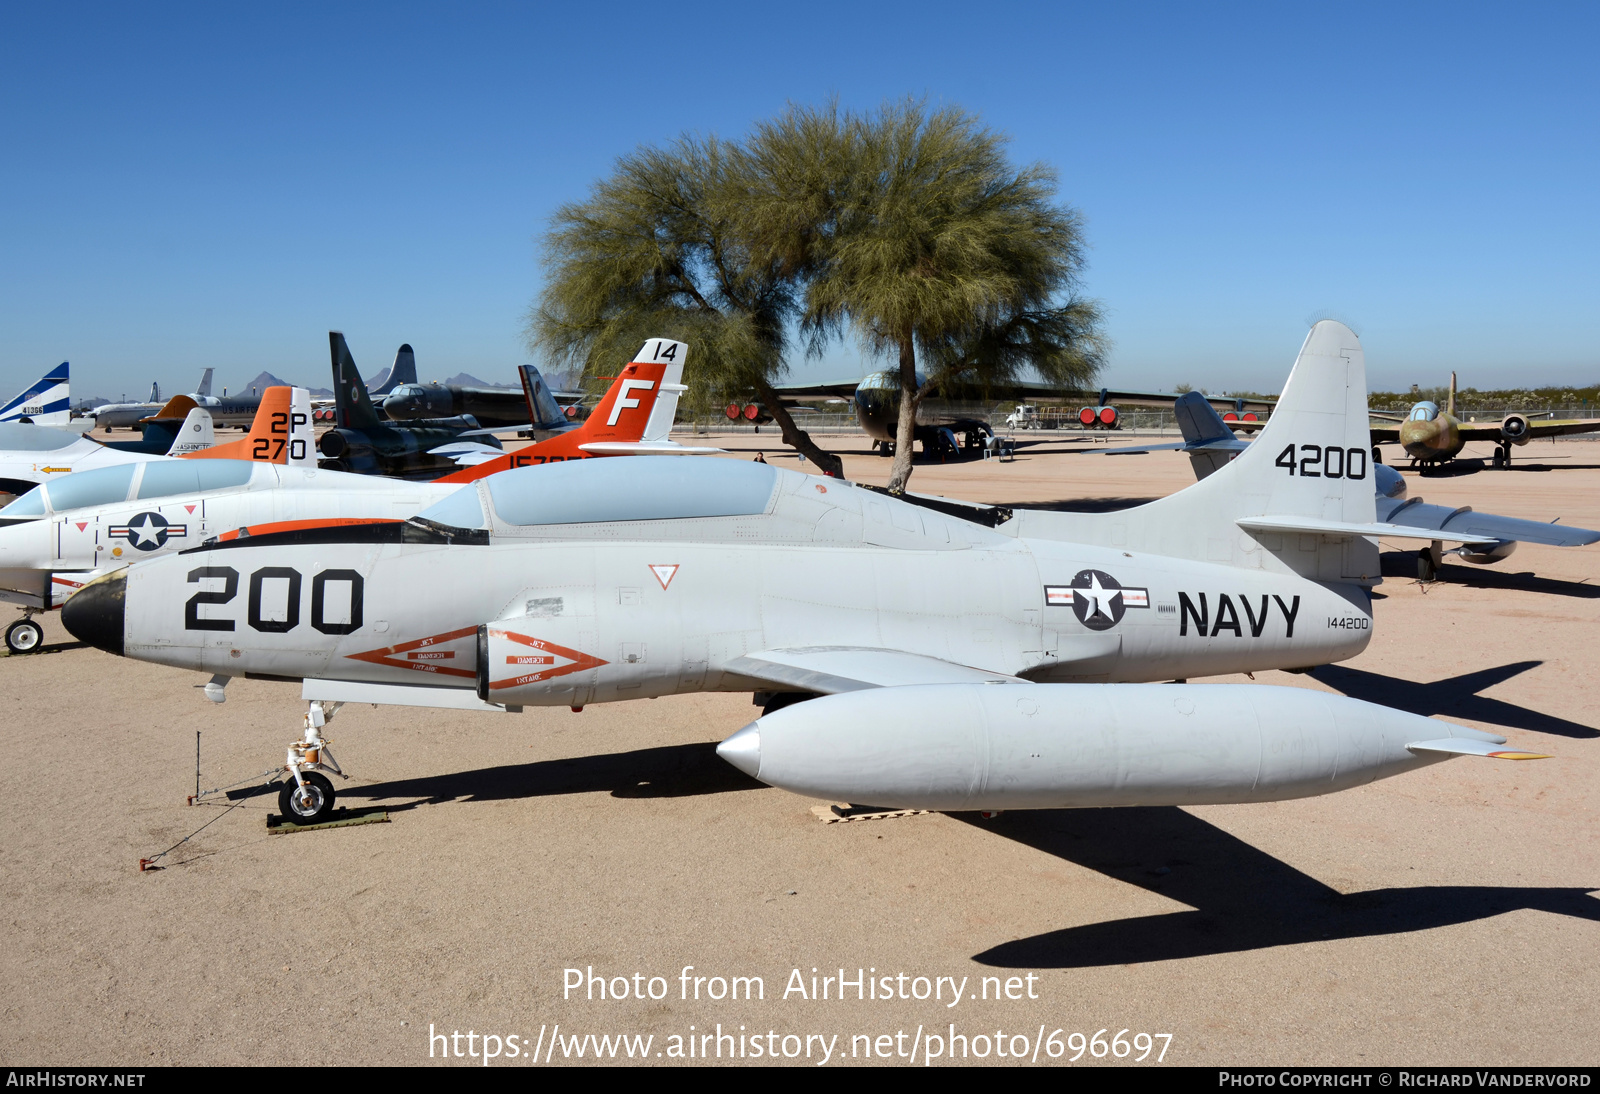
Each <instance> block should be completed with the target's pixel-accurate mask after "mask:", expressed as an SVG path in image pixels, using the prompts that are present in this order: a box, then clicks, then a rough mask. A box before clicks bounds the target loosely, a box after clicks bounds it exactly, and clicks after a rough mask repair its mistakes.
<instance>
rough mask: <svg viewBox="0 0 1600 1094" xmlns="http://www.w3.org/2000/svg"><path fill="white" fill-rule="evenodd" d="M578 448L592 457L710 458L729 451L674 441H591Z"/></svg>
mask: <svg viewBox="0 0 1600 1094" xmlns="http://www.w3.org/2000/svg"><path fill="white" fill-rule="evenodd" d="M578 447H579V448H581V449H582V450H583V451H585V452H587V453H589V454H590V455H592V456H710V455H713V454H714V453H717V452H726V451H727V449H725V448H709V447H705V446H699V445H697V446H690V445H685V444H677V443H676V442H674V441H590V442H589V443H588V444H580V445H579V446H578Z"/></svg>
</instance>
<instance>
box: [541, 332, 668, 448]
mask: <svg viewBox="0 0 1600 1094" xmlns="http://www.w3.org/2000/svg"><path fill="white" fill-rule="evenodd" d="M688 356H689V347H688V346H687V345H685V344H684V343H683V342H674V341H672V340H671V339H670V338H652V339H650V340H649V341H648V342H646V343H645V344H644V346H643V347H642V348H641V349H640V350H639V352H638V353H636V354H634V356H633V361H632V363H630V364H629V365H628V366H627V367H626V368H624V369H623V370H622V372H621V373H620V374H618V376H617V378H616V379H615V380H614V381H613V382H612V384H611V387H610V389H609V390H607V391H606V393H605V395H604V396H602V397H601V399H600V404H599V405H598V406H596V407H595V408H594V412H593V413H592V414H590V415H589V417H588V418H586V419H585V420H584V423H583V425H582V426H581V427H579V429H577V430H575V431H574V434H576V433H582V434H583V437H582V440H584V441H639V440H642V439H643V438H644V436H645V433H646V431H647V430H648V429H649V428H650V427H651V426H652V425H657V426H659V423H657V422H656V419H655V413H656V408H657V406H659V405H660V402H661V395H662V393H663V391H665V390H666V388H667V387H668V386H669V385H670V387H671V388H672V391H671V393H670V394H671V396H672V406H671V407H670V408H669V410H670V411H671V412H673V413H676V411H677V405H678V393H679V392H681V391H682V390H683V386H682V384H681V383H680V381H681V380H682V379H683V362H684V359H685V358H686V357H688ZM671 425H672V419H671V418H668V419H667V427H668V428H671ZM574 434H569V436H570V435H574ZM663 435H664V434H663Z"/></svg>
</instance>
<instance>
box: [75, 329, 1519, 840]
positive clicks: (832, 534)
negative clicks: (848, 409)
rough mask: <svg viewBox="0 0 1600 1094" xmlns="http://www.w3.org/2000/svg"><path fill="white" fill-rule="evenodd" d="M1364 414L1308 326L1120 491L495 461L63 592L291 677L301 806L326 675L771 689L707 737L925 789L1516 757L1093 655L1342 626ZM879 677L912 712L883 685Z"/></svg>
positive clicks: (759, 469) (474, 691)
mask: <svg viewBox="0 0 1600 1094" xmlns="http://www.w3.org/2000/svg"><path fill="white" fill-rule="evenodd" d="M1366 422H1367V419H1366V373H1365V365H1364V362H1363V358H1362V352H1361V347H1360V344H1359V342H1358V341H1357V339H1356V337H1355V335H1354V334H1353V333H1351V332H1350V331H1349V330H1348V329H1346V328H1345V327H1343V326H1341V325H1339V324H1337V323H1332V322H1323V323H1319V324H1318V325H1317V326H1316V327H1315V328H1313V330H1312V332H1311V334H1310V335H1309V336H1308V337H1307V339H1306V343H1305V345H1304V347H1303V348H1302V350H1301V353H1300V357H1299V359H1298V361H1297V362H1296V365H1295V368H1294V371H1293V373H1292V374H1291V376H1290V378H1289V381H1288V384H1287V386H1286V387H1285V389H1284V392H1283V398H1282V399H1281V400H1280V402H1279V404H1278V409H1277V413H1276V414H1274V415H1273V417H1272V420H1271V421H1270V423H1268V425H1267V426H1266V429H1265V431H1264V433H1263V443H1258V444H1257V445H1256V446H1254V447H1253V448H1251V449H1250V450H1249V451H1247V452H1245V453H1244V454H1242V455H1241V456H1240V457H1239V458H1238V459H1237V460H1235V461H1234V462H1233V463H1231V464H1230V465H1229V466H1228V467H1227V468H1225V469H1223V470H1222V471H1220V472H1218V473H1217V474H1215V475H1212V476H1210V477H1209V478H1207V479H1205V480H1204V481H1202V482H1199V483H1197V484H1195V485H1194V486H1191V487H1189V488H1188V489H1186V490H1183V491H1181V492H1180V493H1178V494H1175V495H1172V496H1171V497H1167V498H1163V499H1161V500H1159V501H1155V502H1152V503H1150V504H1148V505H1144V506H1140V507H1138V508H1135V509H1130V510H1125V511H1122V512H1115V513H1106V514H1064V513H1054V512H1044V511H1035V510H1025V509H1019V510H1016V511H1015V512H1013V513H1004V512H995V511H980V510H977V509H973V510H972V511H971V513H970V514H969V515H970V516H971V517H972V518H974V519H963V517H961V516H957V515H952V514H951V513H949V512H944V511H938V510H935V509H932V508H929V507H927V506H924V505H917V504H913V503H912V501H910V500H902V499H898V498H892V497H886V496H884V495H882V494H880V493H877V492H874V491H870V490H866V489H862V488H857V487H853V486H851V485H850V484H848V483H843V482H840V481H838V480H833V479H826V478H817V477H812V476H808V475H804V474H798V473H795V472H790V471H780V470H778V469H776V468H773V467H771V466H769V465H765V464H757V463H746V462H736V461H731V460H684V459H676V458H663V457H651V456H644V457H640V458H638V459H634V460H613V461H594V460H589V461H582V462H578V463H565V464H562V465H560V466H557V467H549V468H543V469H538V470H534V469H522V470H515V471H507V472H503V473H501V474H497V475H493V476H491V477H489V478H488V479H486V480H484V481H481V482H478V483H475V484H473V485H471V486H467V487H464V488H463V489H461V490H460V491H459V492H458V493H456V494H454V495H452V496H450V497H448V498H446V499H444V500H443V501H441V502H440V503H438V504H437V505H435V506H433V507H432V508H430V509H428V510H425V511H424V512H422V513H421V514H419V515H418V516H417V517H416V518H414V519H412V520H409V521H395V522H378V523H368V524H363V525H359V526H348V525H345V526H341V525H327V526H323V527H299V528H293V529H286V530H284V531H282V532H278V533H270V532H269V533H268V534H264V535H252V536H250V537H248V538H239V539H234V540H232V541H228V542H219V543H217V544H215V545H212V546H209V547H205V548H201V549H199V550H196V551H190V552H186V553H184V554H183V555H181V556H177V557H172V558H166V559H159V560H155V561H152V562H147V563H142V564H140V565H137V566H133V567H130V568H128V569H127V570H124V571H120V572H118V573H116V574H111V575H108V576H106V577H104V578H101V579H99V580H97V581H95V582H93V583H91V584H90V585H88V586H86V587H85V588H84V589H83V590H82V591H81V592H79V593H78V594H77V595H76V596H74V597H73V598H72V599H71V600H69V601H68V602H67V603H66V605H65V606H64V608H63V610H62V620H63V622H64V623H65V625H66V627H67V629H68V630H70V631H71V632H72V633H73V634H74V635H76V636H77V637H79V638H80V639H82V640H84V641H86V642H89V643H90V644H92V645H95V646H98V647H100V648H101V649H105V650H109V651H111V652H114V653H117V654H120V655H124V656H128V657H134V658H138V659H141V660H146V661H152V662H156V663H158V664H166V665H174V666H180V667H185V668H193V669H197V670H200V671H203V672H208V673H211V674H213V678H212V686H211V687H210V688H208V693H209V694H210V695H211V696H212V697H213V698H220V691H221V688H222V687H223V686H224V685H225V684H226V681H227V679H228V678H229V677H232V676H236V675H241V674H260V675H265V676H271V677H275V678H283V677H290V678H298V679H302V680H303V681H304V683H303V688H302V696H303V697H304V698H305V699H307V700H310V701H311V708H310V710H309V711H308V713H307V715H306V719H305V724H304V725H305V728H304V735H303V737H302V738H301V739H300V740H298V741H297V742H295V744H294V745H292V746H290V749H289V753H288V756H287V758H286V764H285V768H286V771H287V772H288V774H289V775H290V776H291V777H292V781H288V782H286V783H285V785H284V788H283V791H282V792H281V794H280V798H279V802H280V805H281V806H282V807H283V808H284V811H285V814H286V815H287V816H289V817H290V818H293V819H295V820H297V821H299V822H314V821H317V820H320V819H322V818H324V817H326V816H327V814H328V811H329V810H331V809H332V805H333V800H334V791H333V787H332V784H331V783H330V782H329V781H328V780H327V778H326V777H325V776H324V774H323V773H324V772H329V773H339V774H342V772H339V770H338V766H337V764H336V763H334V762H333V760H332V757H331V755H330V754H329V753H328V752H327V750H326V747H325V745H326V742H325V740H324V739H323V738H322V736H321V729H322V726H323V725H324V724H325V722H326V719H327V717H328V715H329V714H330V713H332V711H333V710H334V709H336V708H337V705H338V704H339V703H342V702H345V701H361V702H374V703H379V702H387V703H397V704H407V705H415V706H442V707H456V708H475V709H504V710H518V709H521V707H522V706H524V705H528V704H534V705H563V706H571V707H573V708H574V709H580V708H582V707H583V706H584V705H585V704H587V703H595V702H610V701H617V700H623V699H637V698H645V697H650V696H658V695H666V694H672V693H677V692H696V691H707V690H711V691H753V692H757V693H758V695H759V693H766V694H765V695H764V696H762V698H764V699H765V701H766V711H767V713H766V714H765V715H764V716H763V718H762V719H761V720H758V721H757V722H756V723H753V724H752V726H750V727H746V729H744V730H742V731H740V732H739V733H737V734H735V735H734V736H733V737H731V738H729V740H728V741H726V742H724V745H723V749H722V751H723V754H724V756H725V757H726V758H727V759H729V761H730V762H732V763H734V764H735V765H737V766H739V767H740V768H742V769H743V770H746V771H748V772H750V773H752V774H754V775H755V776H756V777H758V778H761V779H763V780H765V781H768V782H771V783H774V784H776V785H788V786H792V787H794V788H795V789H798V790H801V791H803V792H806V793H814V794H827V795H832V794H834V792H835V788H839V789H841V790H845V791H848V797H849V798H850V799H851V800H868V801H872V802H874V803H883V804H895V805H923V804H925V803H930V804H929V807H932V808H978V809H999V808H1005V807H1008V806H1013V805H1014V806H1018V807H1038V806H1043V805H1076V804H1090V803H1092V804H1148V803H1155V802H1170V803H1185V804H1199V803H1206V802H1221V801H1262V800H1275V799H1278V798H1287V797H1298V796H1303V795H1306V794H1315V793H1325V792H1329V791H1332V790H1338V789H1342V788H1344V787H1347V786H1351V785H1355V784H1356V783H1360V782H1366V781H1370V780H1372V779H1375V778H1380V777H1384V776H1387V775H1393V774H1397V773H1399V772H1401V771H1404V770H1408V769H1410V768H1414V767H1418V766H1421V765H1423V764H1426V763H1430V762H1436V761H1437V760H1439V759H1443V758H1446V757H1448V756H1451V755H1457V754H1471V755H1504V756H1509V757H1514V758H1521V757H1523V756H1526V755H1527V754H1525V753H1515V752H1511V751H1509V750H1505V749H1501V748H1499V747H1498V746H1499V745H1501V744H1503V743H1504V741H1503V739H1501V738H1498V737H1494V736H1493V735H1490V734H1484V733H1479V732H1476V731H1473V730H1469V729H1463V728H1459V727H1454V726H1448V725H1443V724H1441V723H1438V722H1434V721H1430V720H1428V719H1423V718H1418V717H1416V716H1414V715H1409V714H1404V713H1400V712H1396V711H1388V710H1384V709H1383V708H1379V707H1375V706H1372V705H1371V704H1365V703H1359V702H1357V701H1355V700H1344V699H1339V698H1337V697H1330V696H1324V695H1320V694H1317V695H1307V693H1304V692H1301V691H1298V690H1296V689H1281V688H1267V687H1254V688H1245V689H1242V690H1241V689H1232V690H1231V691H1228V692H1227V693H1226V694H1224V692H1223V690H1221V689H1218V688H1215V687H1198V686H1180V687H1171V686H1167V687H1159V688H1155V689H1150V688H1142V687H1135V688H1133V689H1131V690H1130V689H1128V688H1126V687H1124V686H1122V685H1121V684H1119V683H1117V682H1119V681H1129V682H1137V681H1155V680H1174V679H1176V680H1180V681H1181V680H1183V679H1185V678H1188V677H1191V676H1201V675H1211V674H1220V673H1235V672H1242V671H1249V670H1257V669H1268V668H1289V669H1293V668H1306V667H1310V666H1315V665H1321V664H1325V663H1328V662H1330V661H1340V660H1343V659H1345V658H1348V657H1352V656H1354V655H1355V654H1357V653H1359V652H1361V650H1362V649H1364V648H1365V647H1366V645H1367V642H1368V639H1369V638H1370V636H1371V628H1372V613H1371V596H1370V590H1371V587H1372V586H1373V585H1374V584H1376V583H1377V582H1378V581H1379V580H1380V578H1379V575H1378V565H1377V548H1376V546H1375V545H1374V544H1373V543H1372V542H1371V540H1370V539H1369V538H1367V537H1369V536H1372V535H1374V534H1378V533H1377V532H1376V531H1375V530H1374V527H1373V523H1374V500H1373V490H1372V485H1371V474H1370V472H1371V466H1370V448H1369V444H1368V439H1367V432H1366V431H1367V424H1366ZM1275 457H1276V458H1275ZM949 508H952V509H958V508H959V507H954V506H952V507H949ZM980 517H981V518H983V519H982V520H980V519H977V518H980ZM986 524H993V525H994V526H993V527H989V526H986ZM1085 681H1088V682H1095V686H1084V684H1083V683H1082V682H1085ZM1099 682H1110V686H1104V685H1101V684H1100V683H1099ZM818 696H825V698H817V697H818ZM898 699H903V700H904V703H905V709H906V710H908V711H912V712H913V714H912V715H911V716H908V717H902V716H899V715H891V714H890V713H888V712H889V711H891V710H893V709H898V708H896V701H897V700H898ZM798 700H809V701H798ZM1219 704H1221V707H1222V713H1219V706H1218V705H1219ZM769 719H771V720H772V721H770V722H769V721H768V720H769ZM818 719H822V720H823V721H824V722H825V724H826V725H827V726H828V727H830V728H829V731H828V733H826V734H821V733H812V732H811V731H812V730H814V729H816V728H817V726H818ZM796 727H799V728H796ZM841 738H843V741H842V742H841ZM808 740H810V741H812V742H813V743H812V744H808V743H807V741H808ZM845 745H848V747H845Z"/></svg>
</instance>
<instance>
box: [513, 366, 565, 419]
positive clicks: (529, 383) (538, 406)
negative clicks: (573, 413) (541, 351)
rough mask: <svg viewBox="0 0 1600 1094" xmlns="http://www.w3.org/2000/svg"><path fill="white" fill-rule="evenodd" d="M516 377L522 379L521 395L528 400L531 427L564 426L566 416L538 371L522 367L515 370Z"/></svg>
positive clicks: (530, 367) (529, 367)
mask: <svg viewBox="0 0 1600 1094" xmlns="http://www.w3.org/2000/svg"><path fill="white" fill-rule="evenodd" d="M517 375H518V376H520V377H522V395H523V398H525V399H527V400H528V421H530V422H532V423H533V427H534V428H535V429H554V428H556V427H557V426H564V425H566V424H567V416H566V415H565V414H563V413H561V406H560V404H559V403H557V402H556V397H555V396H554V395H552V394H550V385H549V384H547V383H545V382H544V377H543V376H542V375H540V373H539V370H538V369H536V368H534V367H533V366H532V365H522V366H521V367H520V368H518V369H517Z"/></svg>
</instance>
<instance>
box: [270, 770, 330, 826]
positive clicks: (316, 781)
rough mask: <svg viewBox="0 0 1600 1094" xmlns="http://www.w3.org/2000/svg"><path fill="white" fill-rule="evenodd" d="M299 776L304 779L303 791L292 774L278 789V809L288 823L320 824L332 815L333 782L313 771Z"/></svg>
mask: <svg viewBox="0 0 1600 1094" xmlns="http://www.w3.org/2000/svg"><path fill="white" fill-rule="evenodd" d="M301 777H302V778H304V779H305V781H306V788H305V790H304V791H302V790H301V789H300V787H299V785H298V784H297V783H296V782H295V781H294V778H293V777H292V776H291V777H290V779H289V781H288V783H286V784H285V785H284V787H283V789H282V790H280V791H278V811H279V812H281V813H282V814H283V819H284V820H286V821H288V822H289V823H290V824H321V823H322V822H323V821H325V820H327V819H328V818H329V817H331V816H332V815H333V799H334V792H333V784H332V783H331V782H329V781H328V780H327V779H325V778H323V777H322V776H321V775H319V774H317V773H316V772H315V771H308V772H306V773H305V774H304V775H302V776H301Z"/></svg>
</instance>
